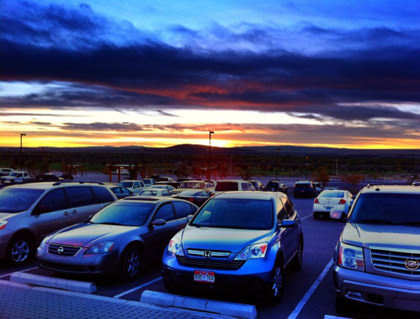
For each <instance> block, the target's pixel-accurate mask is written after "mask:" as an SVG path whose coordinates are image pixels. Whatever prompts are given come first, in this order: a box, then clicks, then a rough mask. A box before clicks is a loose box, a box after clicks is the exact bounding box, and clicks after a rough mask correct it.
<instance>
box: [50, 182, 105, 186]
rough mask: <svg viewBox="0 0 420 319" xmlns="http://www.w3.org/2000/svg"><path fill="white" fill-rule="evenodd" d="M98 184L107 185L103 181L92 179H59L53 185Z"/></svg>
mask: <svg viewBox="0 0 420 319" xmlns="http://www.w3.org/2000/svg"><path fill="white" fill-rule="evenodd" d="M72 183H73V184H85V183H86V184H98V185H105V184H104V183H103V182H91V181H59V182H55V183H54V184H53V186H58V185H61V184H72Z"/></svg>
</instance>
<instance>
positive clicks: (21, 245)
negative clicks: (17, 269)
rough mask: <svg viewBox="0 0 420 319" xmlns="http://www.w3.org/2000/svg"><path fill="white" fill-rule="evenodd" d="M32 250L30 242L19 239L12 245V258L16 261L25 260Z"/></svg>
mask: <svg viewBox="0 0 420 319" xmlns="http://www.w3.org/2000/svg"><path fill="white" fill-rule="evenodd" d="M29 252H30V247H29V244H28V243H27V242H26V241H24V240H18V241H17V242H15V244H14V245H13V247H12V251H11V255H12V260H13V261H14V262H16V263H21V262H24V261H25V260H26V259H27V258H28V256H29Z"/></svg>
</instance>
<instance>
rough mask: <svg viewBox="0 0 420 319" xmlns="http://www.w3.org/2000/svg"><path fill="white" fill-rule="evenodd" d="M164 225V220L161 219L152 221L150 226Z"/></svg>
mask: <svg viewBox="0 0 420 319" xmlns="http://www.w3.org/2000/svg"><path fill="white" fill-rule="evenodd" d="M165 224H166V220H164V219H163V218H158V219H155V220H154V221H152V223H151V225H152V226H163V225H165Z"/></svg>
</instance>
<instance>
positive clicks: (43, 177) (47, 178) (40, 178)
mask: <svg viewBox="0 0 420 319" xmlns="http://www.w3.org/2000/svg"><path fill="white" fill-rule="evenodd" d="M59 180H60V178H58V177H57V176H56V175H54V174H52V173H45V174H38V175H36V176H35V182H56V181H59Z"/></svg>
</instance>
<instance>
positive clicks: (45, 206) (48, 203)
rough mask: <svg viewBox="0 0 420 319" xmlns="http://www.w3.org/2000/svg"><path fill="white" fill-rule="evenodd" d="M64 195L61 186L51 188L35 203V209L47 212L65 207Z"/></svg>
mask: <svg viewBox="0 0 420 319" xmlns="http://www.w3.org/2000/svg"><path fill="white" fill-rule="evenodd" d="M67 206H68V205H67V202H66V195H65V193H64V190H63V189H62V188H58V189H53V190H52V191H50V192H49V193H47V194H46V195H45V196H44V197H43V198H42V199H41V201H40V202H39V204H38V205H37V209H36V210H37V211H39V212H41V213H48V212H53V211H57V210H62V209H66V208H67Z"/></svg>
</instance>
